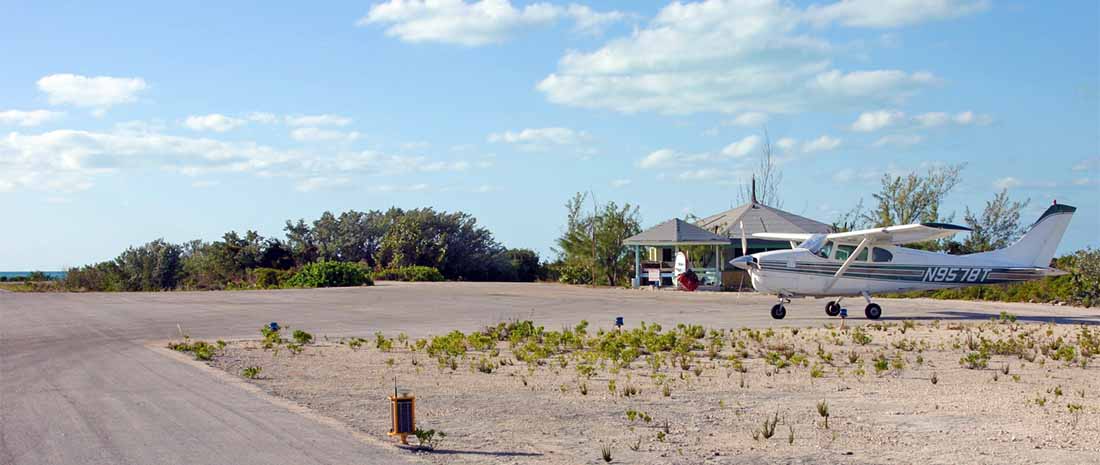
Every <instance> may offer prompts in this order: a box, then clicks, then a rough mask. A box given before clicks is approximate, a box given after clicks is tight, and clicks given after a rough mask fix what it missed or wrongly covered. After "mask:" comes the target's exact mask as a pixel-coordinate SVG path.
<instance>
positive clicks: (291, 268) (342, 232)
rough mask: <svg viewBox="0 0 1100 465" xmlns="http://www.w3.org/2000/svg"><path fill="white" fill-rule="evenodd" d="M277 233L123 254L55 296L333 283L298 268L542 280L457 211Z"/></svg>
mask: <svg viewBox="0 0 1100 465" xmlns="http://www.w3.org/2000/svg"><path fill="white" fill-rule="evenodd" d="M284 231H285V233H286V237H285V239H278V238H265V237H263V236H261V235H260V234H259V233H257V232H255V231H247V232H246V233H244V234H243V235H242V234H239V233H237V232H235V231H231V232H228V233H226V234H224V235H223V236H222V238H221V240H217V241H214V242H204V241H200V240H196V241H190V242H186V243H183V244H172V243H169V242H166V241H164V240H163V239H158V240H155V241H152V242H149V243H147V244H144V245H141V246H138V247H131V248H129V249H127V250H126V251H124V252H123V253H122V254H120V255H119V256H118V257H117V258H115V259H114V260H109V261H105V262H100V263H95V264H90V265H86V266H82V267H77V268H72V269H70V270H68V273H67V276H66V277H65V279H64V280H63V282H62V287H63V288H64V289H67V290H73V291H167V290H175V289H189V290H204V289H242V288H245V289H271V288H280V287H287V286H290V287H310V286H312V285H314V284H315V283H324V282H333V281H332V280H329V279H327V278H326V279H316V278H317V277H316V276H312V277H311V276H309V275H308V273H307V275H302V276H301V277H299V276H300V275H301V273H302V270H303V269H305V268H306V267H308V266H310V265H313V264H316V263H323V262H331V263H342V264H347V265H355V266H357V267H358V268H359V269H361V270H363V271H364V272H365V273H369V272H370V271H377V270H403V269H406V268H409V267H418V268H414V270H417V271H397V272H396V273H397V276H398V277H399V278H398V279H401V278H405V277H409V278H415V279H423V278H424V277H428V278H430V279H432V280H435V279H439V277H440V276H441V277H442V278H443V279H451V280H475V281H533V280H535V279H537V278H538V277H539V276H540V275H542V274H544V273H543V272H542V267H541V265H540V264H539V257H538V254H536V253H535V252H533V251H531V250H527V249H512V250H509V249H506V248H504V247H503V246H501V245H500V244H499V243H498V242H497V241H496V240H495V239H494V238H493V235H492V233H490V232H489V231H488V230H487V229H485V228H483V227H481V226H479V225H478V224H477V220H476V219H474V217H472V216H470V215H469V214H466V213H462V212H454V213H448V212H437V211H435V210H433V209H431V208H422V209H413V210H403V209H399V208H391V209H389V210H387V211H385V212H382V211H377V210H372V211H368V212H358V211H354V210H352V211H347V212H344V213H341V214H339V215H334V214H332V213H330V212H325V213H324V214H322V215H321V217H320V218H319V219H317V220H315V221H313V222H312V223H307V222H306V221H305V220H302V219H299V220H298V221H296V222H292V221H287V222H286V227H285V228H284ZM419 267H427V268H433V269H435V272H434V273H433V272H430V271H426V269H423V268H419ZM329 269H331V270H336V269H335V268H329ZM343 270H344V271H350V269H343ZM314 271H316V270H314ZM341 272H343V271H341ZM383 275H384V276H387V277H388V276H391V275H388V274H385V273H383ZM366 277H367V279H366V280H363V282H364V283H365V282H369V281H368V280H369V274H367V276H366ZM341 279H342V278H341ZM357 281H359V280H358V278H355V279H353V280H352V281H350V282H357ZM336 282H349V281H340V280H337V281H336ZM339 285H347V284H339ZM352 285H359V284H352Z"/></svg>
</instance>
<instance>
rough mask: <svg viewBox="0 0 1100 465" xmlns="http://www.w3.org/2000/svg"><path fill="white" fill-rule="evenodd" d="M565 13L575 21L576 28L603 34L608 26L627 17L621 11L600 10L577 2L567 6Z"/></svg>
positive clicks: (590, 33) (584, 31)
mask: <svg viewBox="0 0 1100 465" xmlns="http://www.w3.org/2000/svg"><path fill="white" fill-rule="evenodd" d="M565 14H566V15H568V16H569V17H571V18H573V21H575V25H574V26H573V29H574V30H576V31H577V32H581V33H584V34H589V35H598V34H602V33H603V31H604V29H606V28H607V27H608V26H610V25H611V24H614V23H617V22H619V21H622V20H623V19H625V18H626V14H624V13H622V12H620V11H607V12H599V11H595V10H593V9H592V8H589V7H588V6H586V5H578V4H575V3H573V4H570V5H569V6H568V7H566V9H565Z"/></svg>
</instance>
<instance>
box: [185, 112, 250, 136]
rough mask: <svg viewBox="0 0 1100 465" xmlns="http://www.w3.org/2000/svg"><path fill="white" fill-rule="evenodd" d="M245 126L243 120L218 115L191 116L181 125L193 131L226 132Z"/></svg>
mask: <svg viewBox="0 0 1100 465" xmlns="http://www.w3.org/2000/svg"><path fill="white" fill-rule="evenodd" d="M243 124H245V120H243V119H239V118H230V117H228V116H225V115H223V114H220V113H211V114H209V115H192V116H188V117H187V119H186V120H184V122H183V125H184V126H187V127H188V128H190V129H191V130H194V131H214V132H226V131H229V130H231V129H234V128H237V127H239V126H241V125H243Z"/></svg>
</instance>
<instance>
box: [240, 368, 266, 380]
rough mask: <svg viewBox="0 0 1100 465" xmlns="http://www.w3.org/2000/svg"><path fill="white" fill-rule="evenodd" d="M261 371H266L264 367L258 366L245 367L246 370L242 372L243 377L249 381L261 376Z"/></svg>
mask: <svg viewBox="0 0 1100 465" xmlns="http://www.w3.org/2000/svg"><path fill="white" fill-rule="evenodd" d="M261 371H264V369H263V368H262V367H258V366H251V367H245V368H244V369H242V370H241V376H243V377H245V378H248V379H256V377H257V376H260V372H261Z"/></svg>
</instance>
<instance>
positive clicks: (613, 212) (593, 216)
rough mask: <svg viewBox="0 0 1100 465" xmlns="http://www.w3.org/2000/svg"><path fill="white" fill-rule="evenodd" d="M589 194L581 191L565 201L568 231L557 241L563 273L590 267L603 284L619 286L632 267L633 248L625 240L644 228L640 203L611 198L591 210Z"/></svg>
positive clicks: (566, 228)
mask: <svg viewBox="0 0 1100 465" xmlns="http://www.w3.org/2000/svg"><path fill="white" fill-rule="evenodd" d="M587 198H588V197H587V195H585V194H583V193H577V194H576V195H574V196H573V198H572V199H570V200H569V201H568V202H566V204H565V208H566V211H567V212H568V213H567V216H566V226H565V231H564V232H563V233H562V235H561V237H559V238H558V241H557V242H558V247H559V249H558V251H559V253H560V254H561V255H562V257H561V258H562V273H563V277H564V275H566V274H569V275H572V274H574V271H573V270H577V269H582V268H587V269H589V270H592V274H594V275H595V276H596V277H597V279H598V280H599V281H600V282H602V283H603V284H606V285H608V286H616V285H618V284H620V283H621V282H622V280H624V279H625V278H626V277H627V276H628V275H629V270H630V260H629V254H628V252H629V250H628V249H627V247H626V246H624V245H623V241H624V240H626V238H628V237H630V236H633V235H635V234H638V233H639V232H641V220H640V219H639V214H638V207H636V206H631V205H630V204H625V205H623V206H622V207H620V206H619V205H618V204H616V203H615V202H609V203H606V204H604V205H603V206H602V208H601V207H599V206H597V207H596V209H595V211H594V212H592V213H588V212H587V211H586V209H585V208H584V202H585V199H587ZM593 241H595V242H593ZM593 253H594V254H595V255H594V256H593ZM567 270H568V273H567Z"/></svg>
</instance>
